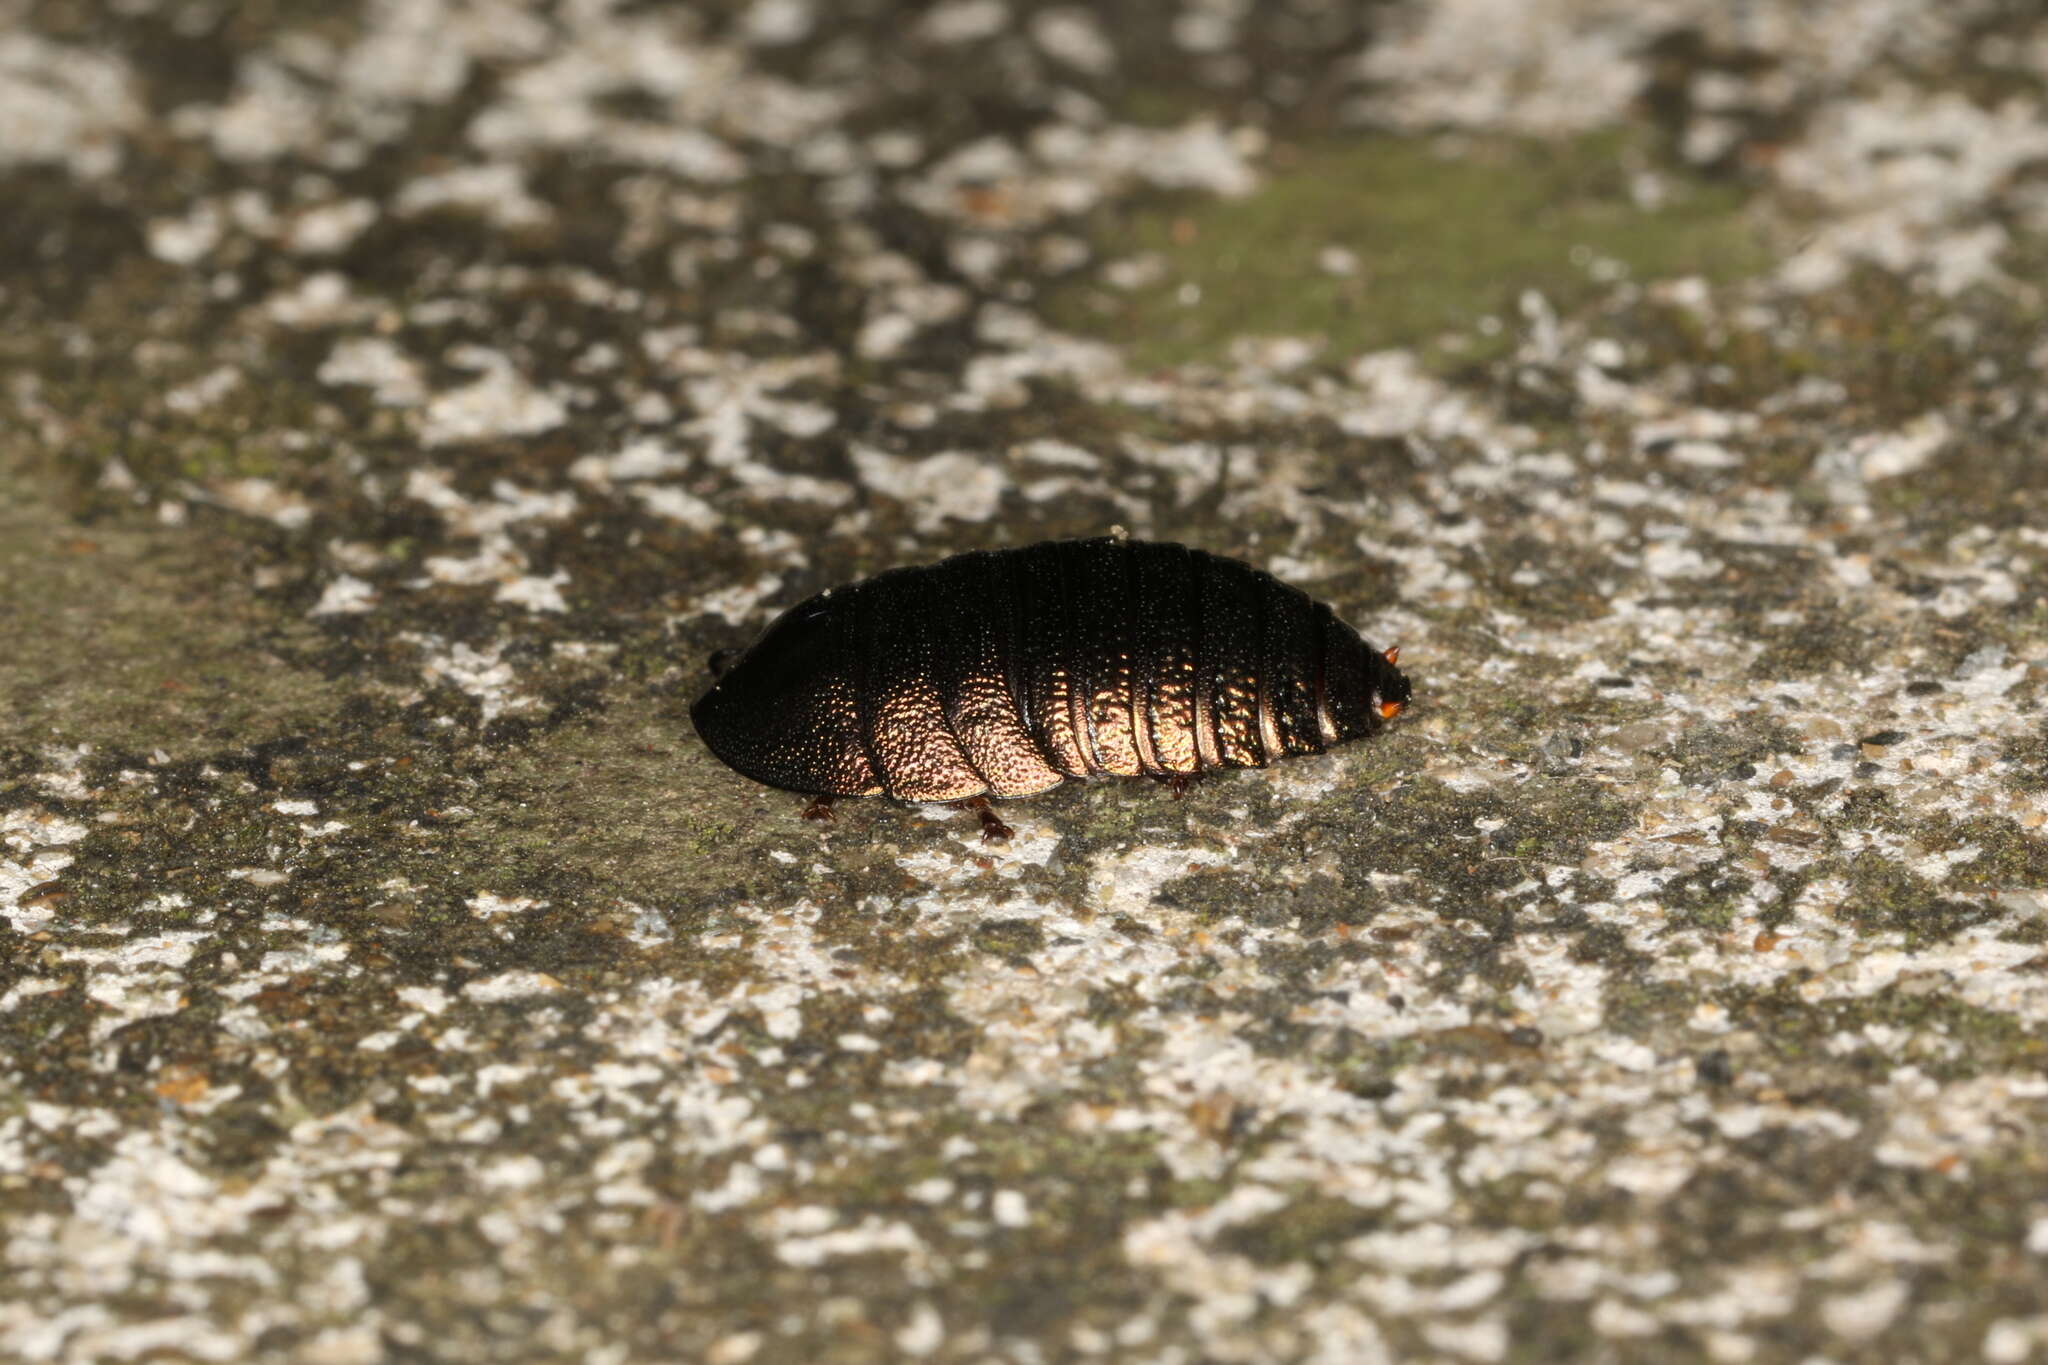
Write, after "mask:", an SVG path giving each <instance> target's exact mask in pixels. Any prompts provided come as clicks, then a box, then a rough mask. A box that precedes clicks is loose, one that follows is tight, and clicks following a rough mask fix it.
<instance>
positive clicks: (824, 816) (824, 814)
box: [804, 796, 837, 825]
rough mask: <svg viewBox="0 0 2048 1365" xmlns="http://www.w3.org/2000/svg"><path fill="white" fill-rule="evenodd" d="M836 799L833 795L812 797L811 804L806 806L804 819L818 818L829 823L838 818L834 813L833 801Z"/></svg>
mask: <svg viewBox="0 0 2048 1365" xmlns="http://www.w3.org/2000/svg"><path fill="white" fill-rule="evenodd" d="M835 799H836V798H834V797H831V796H814V797H812V798H811V804H810V805H808V806H805V807H804V819H806V820H816V821H819V822H820V823H822V824H827V825H829V824H831V823H832V821H833V820H834V819H836V818H837V817H835V816H834V815H833V814H832V802H833V801H834V800H835Z"/></svg>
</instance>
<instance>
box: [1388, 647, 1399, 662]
mask: <svg viewBox="0 0 2048 1365" xmlns="http://www.w3.org/2000/svg"><path fill="white" fill-rule="evenodd" d="M1387 662H1388V663H1390V664H1397V663H1400V662H1401V646H1399V645H1395V646H1394V647H1393V648H1392V649H1389V650H1388V651H1387Z"/></svg>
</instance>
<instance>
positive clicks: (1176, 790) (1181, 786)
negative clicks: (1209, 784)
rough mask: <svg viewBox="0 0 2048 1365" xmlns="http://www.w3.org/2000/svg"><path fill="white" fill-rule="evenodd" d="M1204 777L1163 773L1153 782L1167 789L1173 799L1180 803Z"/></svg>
mask: <svg viewBox="0 0 2048 1365" xmlns="http://www.w3.org/2000/svg"><path fill="white" fill-rule="evenodd" d="M1202 777H1203V774H1201V773H1162V774H1160V775H1158V776H1156V777H1154V778H1153V779H1152V780H1153V781H1154V782H1157V783H1158V784H1159V785H1160V786H1162V787H1164V788H1166V790H1167V792H1168V793H1169V794H1170V795H1171V796H1172V797H1173V799H1174V800H1176V801H1178V800H1180V799H1181V798H1182V797H1183V796H1186V795H1187V794H1188V788H1190V787H1192V786H1194V785H1195V784H1196V783H1197V782H1200V781H1201V780H1202Z"/></svg>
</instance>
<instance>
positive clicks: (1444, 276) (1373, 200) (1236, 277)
mask: <svg viewBox="0 0 2048 1365" xmlns="http://www.w3.org/2000/svg"><path fill="white" fill-rule="evenodd" d="M1647 161H1648V158H1647V157H1646V156H1645V155H1644V154H1643V153H1641V152H1640V150H1639V149H1638V148H1637V147H1636V146H1635V144H1634V143H1633V142H1631V141H1630V140H1629V139H1627V138H1625V137H1621V136H1617V135H1612V134H1603V135H1599V136H1594V137H1588V138H1584V139H1580V140H1578V141H1576V142H1569V143H1561V144H1542V143H1531V142H1521V141H1511V140H1484V141H1465V140H1459V141H1455V142H1452V141H1440V142H1431V141H1426V140H1421V139H1415V138H1394V137H1378V136H1375V137H1356V138H1346V139H1342V140H1332V141H1329V142H1323V143H1318V144H1314V145H1310V146H1304V147H1300V148H1292V147H1282V148H1281V149H1279V150H1277V151H1276V152H1275V153H1274V155H1273V156H1272V158H1271V160H1270V163H1269V165H1268V167H1267V170H1268V178H1267V179H1266V181H1265V183H1264V184H1263V185H1262V186H1261V188H1260V189H1259V190H1257V191H1256V192H1254V193H1252V194H1250V195H1247V196H1245V197H1243V198H1239V199H1193V198H1187V197H1171V198H1160V199H1154V200H1152V201H1150V202H1149V203H1146V204H1144V205H1143V206H1141V207H1136V208H1131V209H1128V210H1125V211H1122V212H1113V213H1110V214H1107V215H1105V216H1104V217H1103V218H1101V219H1099V220H1098V221H1097V223H1096V224H1095V236H1096V241H1097V244H1098V246H1099V247H1100V249H1101V251H1102V253H1103V255H1104V256H1105V257H1106V258H1108V259H1118V258H1128V257H1133V256H1138V255H1140V254H1143V253H1156V254H1157V256H1158V258H1159V259H1160V260H1161V261H1162V262H1163V265H1164V269H1163V270H1162V271H1160V272H1159V274H1158V277H1157V278H1156V279H1155V280H1153V281H1151V282H1149V283H1146V284H1144V285H1142V286H1141V287H1139V288H1136V289H1132V290H1129V291H1127V292H1126V291H1120V290H1118V289H1116V288H1114V287H1111V286H1109V285H1107V284H1105V283H1103V282H1102V281H1101V280H1100V279H1099V278H1097V279H1091V280H1090V281H1089V282H1087V283H1085V284H1077V285H1073V286H1070V287H1069V288H1068V289H1067V291H1066V292H1065V293H1064V294H1063V295H1062V296H1060V297H1058V298H1056V299H1055V300H1054V306H1053V312H1054V315H1055V316H1056V317H1058V318H1059V319H1060V320H1061V321H1062V322H1064V323H1065V324H1066V325H1067V326H1069V327H1072V328H1074V329H1076V330H1080V331H1084V332H1089V333H1093V334H1095V335H1099V336H1102V337H1104V338H1106V339H1108V340H1112V341H1116V342H1119V343H1122V344H1124V345H1126V346H1128V347H1130V348H1131V349H1132V351H1133V354H1134V355H1135V357H1136V358H1137V359H1138V360H1139V362H1140V363H1143V364H1151V365H1170V364H1177V363H1182V362H1186V361H1190V360H1198V359H1207V358H1212V357H1215V356H1217V355H1219V354H1221V353H1222V352H1223V351H1224V350H1225V348H1226V347H1227V346H1228V344H1229V342H1230V341H1231V340H1232V339H1234V338H1238V337H1244V336H1259V335H1289V336H1319V337H1322V338H1324V339H1326V340H1327V342H1328V344H1329V346H1330V348H1331V349H1332V350H1333V351H1336V352H1339V353H1346V352H1356V351H1367V350H1372V349H1375V348H1379V347H1385V346H1394V345H1412V344H1416V343H1420V342H1424V341H1428V340H1430V339H1432V338H1434V337H1436V336H1437V334H1438V333H1441V332H1443V331H1446V330H1449V329H1458V330H1464V329H1469V328H1471V327H1473V326H1474V324H1476V323H1477V322H1478V321H1479V319H1480V318H1481V317H1483V316H1484V315H1487V314H1498V313H1501V312H1502V311H1503V310H1506V309H1509V308H1511V307H1513V306H1514V302H1515V300H1516V298H1517V296H1518V295H1519V294H1520V293H1521V291H1523V290H1525V289H1536V290H1540V291H1542V292H1543V293H1544V294H1545V295H1546V296H1548V297H1549V298H1551V299H1552V300H1553V301H1554V302H1557V303H1559V304H1563V305H1569V304H1571V303H1574V302H1576V301H1578V300H1580V299H1584V298H1589V297H1591V296H1592V295H1593V294H1594V293H1595V292H1596V291H1597V290H1598V289H1599V288H1600V287H1601V286H1600V284H1599V283H1598V279H1597V278H1596V277H1598V276H1603V275H1605V276H1611V274H1612V272H1613V271H1614V269H1615V267H1616V266H1619V267H1621V268H1624V269H1625V270H1626V272H1627V273H1628V274H1630V275H1633V276H1638V277H1647V278H1653V277H1661V276H1682V275H1701V276H1705V277H1706V278H1708V279H1709V280H1726V279H1734V278H1739V277H1741V276H1743V275H1745V274H1748V273H1753V272H1755V271H1756V270H1758V269H1760V268H1762V267H1763V266H1764V265H1765V264H1766V263H1767V261H1768V260H1769V252H1768V250H1767V248H1766V246H1765V243H1764V241H1763V239H1762V237H1761V236H1760V235H1759V233H1758V231H1757V230H1756V228H1755V227H1754V226H1753V224H1752V221H1751V218H1750V216H1749V215H1748V214H1746V213H1745V211H1744V197H1743V195H1742V192H1741V191H1740V190H1739V189H1738V188H1736V187H1734V186H1731V185H1727V184H1720V183H1713V182H1708V181H1703V180H1697V179H1692V178H1689V177H1686V176H1684V175H1682V174H1679V173H1675V172H1672V171H1669V170H1666V169H1663V168H1658V169H1656V170H1655V171H1654V174H1655V177H1656V183H1657V184H1658V185H1659V187H1660V192H1659V193H1660V197H1659V198H1657V199H1656V201H1655V203H1654V206H1652V207H1645V206H1643V205H1640V204H1638V202H1637V197H1636V195H1635V193H1634V192H1633V189H1632V186H1633V185H1634V184H1635V183H1636V182H1637V180H1638V178H1639V177H1641V176H1643V175H1644V174H1645V173H1648V172H1650V167H1649V166H1648V164H1647ZM1333 249H1334V250H1335V251H1338V252H1348V253H1350V256H1351V257H1352V258H1353V259H1354V260H1355V265H1354V266H1353V268H1352V269H1351V270H1350V273H1336V272H1333V271H1332V270H1331V269H1329V268H1328V264H1329V263H1330V261H1331V260H1332V258H1331V257H1330V256H1328V255H1326V253H1330V252H1331V251H1332V250H1333ZM1335 259H1337V260H1338V261H1340V262H1341V260H1342V258H1341V257H1339V258H1335Z"/></svg>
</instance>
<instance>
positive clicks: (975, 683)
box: [690, 538, 1409, 837]
mask: <svg viewBox="0 0 2048 1365" xmlns="http://www.w3.org/2000/svg"><path fill="white" fill-rule="evenodd" d="M1398 652H1399V651H1397V650H1392V649H1390V650H1387V651H1386V652H1385V653H1381V652H1380V651H1379V650H1377V649H1375V648H1373V647H1372V646H1371V645H1369V644H1367V643H1366V642H1365V641H1364V640H1363V639H1361V638H1359V635H1358V632H1357V631H1355V630H1353V629H1352V628H1351V627H1349V626H1347V625H1345V624H1344V623H1343V622H1342V621H1340V620H1338V619H1337V617H1336V614H1335V613H1333V612H1332V611H1331V610H1330V608H1329V607H1327V606H1325V605H1323V604H1322V603H1320V602H1317V601H1315V600H1313V599H1312V598H1310V597H1309V596H1308V595H1307V594H1305V593H1303V592H1302V591H1301V590H1300V589H1298V588H1291V587H1289V586H1287V585H1286V584H1285V583H1282V582H1280V581H1279V580H1278V579H1276V578H1274V577H1273V576H1272V575H1271V574H1267V573H1262V572H1260V571H1259V570H1257V569H1254V568H1252V567H1251V566H1250V565H1248V564H1242V563H1239V562H1238V561H1237V560H1234V559H1225V558H1222V557H1221V556H1219V555H1212V554H1209V553H1207V552H1205V551H1202V550H1193V549H1189V548H1188V547H1187V546H1184V545H1171V544H1160V543H1156V542H1145V541H1135V540H1126V539H1122V538H1103V539H1099V540H1062V541H1048V542H1046V543H1045V544H1042V545H1031V546H1026V547H1024V548H1022V549H1014V550H992V551H978V552H976V553H973V554H964V555H956V556H954V557H953V558H951V559H948V560H944V561H942V562H940V563H938V564H931V565H925V566H923V567H920V568H912V569H896V570H893V571H891V572H889V573H885V574H880V575H878V576H876V577H874V578H869V579H864V580H862V581H861V582H858V583H854V584H851V585H849V586H846V587H842V588H832V589H829V590H827V591H825V592H822V593H820V594H818V595H817V596H816V597H813V598H811V599H810V600H809V601H807V602H803V603H800V604H798V605H797V606H794V607H792V608H790V609H789V610H788V611H786V612H784V613H783V614H782V615H781V616H780V617H779V618H777V619H776V621H775V622H774V623H773V624H771V625H770V626H769V627H768V629H767V631H766V632H765V633H764V634H763V635H762V636H761V638H760V639H759V640H758V641H756V642H755V644H754V646H753V647H752V648H751V649H749V650H747V651H746V653H745V654H744V655H742V656H741V657H740V658H739V659H738V661H737V662H735V663H733V665H732V666H731V668H730V669H729V670H727V671H726V672H725V673H724V674H723V675H722V676H721V677H720V678H719V679H718V681H717V682H715V683H713V684H712V686H711V690H710V691H708V692H706V693H705V694H704V695H703V696H702V697H701V698H699V699H698V701H697V704H696V705H695V706H694V707H692V708H691V711H690V718H691V719H692V720H693V721H695V722H696V726H697V733H698V734H700V735H702V736H703V737H704V742H705V743H706V744H707V745H709V746H710V747H711V751H712V752H713V753H715V754H717V755H718V756H719V757H720V758H721V759H723V760H725V762H727V763H728V764H730V765H732V766H733V767H734V768H736V769H738V770H739V771H740V772H742V773H744V774H746V775H747V776H748V777H751V778H754V779H755V780H756V781H760V782H765V783H767V784H769V785H770V786H774V787H784V788H787V789H789V790H791V791H797V792H809V793H813V794H815V795H817V796H818V797H819V798H820V799H819V801H818V802H816V803H814V804H813V806H812V809H811V810H810V811H808V812H806V813H807V814H810V815H812V816H814V817H819V818H826V817H829V814H830V798H832V797H835V796H881V795H888V796H893V797H897V798H899V799H901V800H906V801H965V802H968V803H970V804H972V805H974V806H975V808H976V809H977V811H978V812H979V814H980V815H981V818H982V824H983V828H984V830H985V832H986V833H987V834H988V835H989V836H990V837H1001V836H1002V835H1004V834H1007V833H1008V831H1007V830H1006V829H1004V828H1003V826H1002V824H1001V822H1000V821H998V820H997V819H996V817H995V816H994V814H993V813H992V812H990V811H989V809H988V804H987V800H986V798H987V797H990V796H998V797H1006V796H1030V795H1032V794H1033V793H1036V792H1042V791H1045V790H1046V789H1048V788H1050V787H1056V786H1058V785H1059V784H1060V783H1061V782H1063V781H1065V780H1066V779H1067V778H1070V777H1095V776H1098V775H1101V774H1115V775H1119V776H1126V777H1136V776H1140V775H1149V776H1152V777H1157V778H1161V779H1165V780H1169V781H1172V782H1174V783H1175V784H1176V785H1178V784H1181V783H1185V782H1186V781H1188V780H1191V779H1192V778H1193V777H1194V776H1195V775H1197V774H1199V773H1204V772H1207V771H1209V770H1211V769H1215V768H1260V767H1264V766H1265V765H1266V764H1267V763H1269V762H1271V761H1273V760H1274V759H1277V758H1284V757H1289V756H1292V755H1295V754H1319V753H1321V752H1323V751H1324V750H1325V749H1327V748H1329V747H1330V746H1331V745H1333V744H1341V743H1343V742H1344V741H1346V740H1351V739H1358V738H1360V737H1362V736H1365V735H1370V734H1372V733H1374V732H1375V731H1377V730H1378V729H1380V728H1381V726H1382V725H1383V724H1384V723H1385V722H1386V721H1389V720H1391V719H1393V718H1394V716H1395V715H1397V714H1398V713H1399V712H1400V710H1401V707H1402V706H1403V704H1404V703H1406V702H1407V700H1408V696H1409V687H1408V679H1407V678H1406V677H1405V676H1403V675H1402V673H1401V671H1400V670H1399V669H1397V668H1396V667H1395V666H1394V662H1395V658H1396V655H1397V654H1398Z"/></svg>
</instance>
